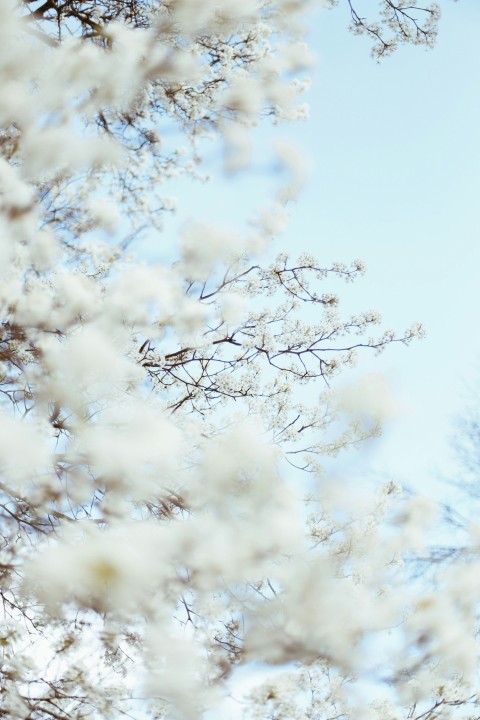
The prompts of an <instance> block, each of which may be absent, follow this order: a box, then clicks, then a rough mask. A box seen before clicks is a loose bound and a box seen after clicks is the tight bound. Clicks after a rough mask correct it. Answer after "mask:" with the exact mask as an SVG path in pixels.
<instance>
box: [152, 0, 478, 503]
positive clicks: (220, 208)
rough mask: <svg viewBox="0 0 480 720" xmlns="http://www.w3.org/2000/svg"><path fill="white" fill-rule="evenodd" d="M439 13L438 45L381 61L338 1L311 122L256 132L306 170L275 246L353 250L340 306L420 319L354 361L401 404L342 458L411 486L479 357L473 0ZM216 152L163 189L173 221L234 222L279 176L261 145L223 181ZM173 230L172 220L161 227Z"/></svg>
mask: <svg viewBox="0 0 480 720" xmlns="http://www.w3.org/2000/svg"><path fill="white" fill-rule="evenodd" d="M343 4H345V5H346V3H341V5H343ZM369 5H370V4H369ZM442 7H443V17H442V20H441V25H440V35H439V39H438V44H437V47H436V48H435V49H434V50H432V51H425V50H424V49H423V48H415V47H403V48H400V49H399V50H398V52H397V53H396V54H395V55H394V56H393V57H391V58H389V59H387V60H385V61H383V62H382V63H381V64H380V65H379V64H377V63H375V62H374V61H373V60H372V59H371V57H370V55H369V43H368V41H367V40H365V39H363V38H358V37H354V36H353V35H351V34H349V33H348V32H347V30H346V27H347V25H348V13H347V8H346V7H339V8H337V9H336V10H333V11H325V10H323V11H320V12H318V13H317V15H316V16H315V18H314V21H313V22H312V37H311V42H312V45H313V48H314V50H315V53H316V55H317V59H318V63H317V69H316V71H315V73H314V74H313V84H312V89H311V91H310V92H309V94H308V96H307V97H306V100H307V101H308V102H309V104H310V106H311V117H310V120H309V121H307V122H306V123H302V124H300V125H298V124H295V125H291V126H283V127H281V128H278V129H275V130H272V129H270V128H269V127H264V128H263V129H262V130H261V131H260V132H259V139H258V148H260V147H262V146H263V145H264V143H265V140H266V138H267V137H268V138H269V139H270V138H271V137H273V136H275V135H279V136H283V137H285V136H286V137H288V138H289V139H290V140H291V141H293V142H295V143H296V144H297V145H298V146H299V147H300V148H302V149H303V150H304V151H305V152H306V153H307V155H308V157H309V158H310V161H311V164H312V172H311V177H310V180H309V183H308V184H307V186H306V188H305V190H304V191H303V193H302V194H301V196H300V198H299V201H298V202H297V203H296V204H294V205H291V207H290V212H291V216H292V222H291V225H290V228H289V230H288V232H287V233H286V234H285V235H284V236H283V237H282V238H281V239H280V240H279V241H278V242H277V246H278V249H279V250H280V249H284V248H285V249H287V250H288V251H289V252H291V253H292V254H296V253H297V252H302V251H305V250H308V251H311V252H313V253H314V254H316V255H317V256H318V257H319V258H320V259H321V260H322V261H323V262H325V263H329V262H331V261H332V260H341V261H346V262H348V261H349V260H352V259H354V258H357V257H359V258H361V259H362V260H364V261H365V262H366V264H367V267H368V272H367V275H366V276H365V277H364V278H363V279H361V280H359V281H358V282H357V283H356V284H354V285H353V286H349V287H346V286H343V285H341V286H339V288H338V289H339V292H340V294H341V297H342V298H344V299H345V303H346V306H347V307H348V309H349V310H351V311H353V312H356V311H361V310H366V309H370V308H375V309H378V310H379V311H380V312H381V313H382V315H383V316H384V320H385V324H386V326H387V327H393V328H396V329H398V330H401V329H402V328H405V327H407V326H408V325H410V324H411V323H412V322H414V321H421V322H422V323H424V325H425V326H426V329H427V333H428V335H427V338H426V339H425V340H423V341H422V342H417V343H414V344H413V345H412V346H411V347H410V348H408V349H407V348H404V347H403V346H398V347H392V348H390V349H388V350H387V352H386V353H385V354H384V355H382V356H381V357H380V358H378V357H377V358H375V357H374V356H373V355H372V356H371V358H370V359H369V360H368V361H363V362H362V363H361V366H360V372H365V371H376V372H382V373H385V375H386V377H387V379H388V381H389V383H390V384H391V386H392V389H393V391H394V393H395V395H396V397H397V400H398V402H399V405H400V412H399V414H398V416H397V418H396V419H395V420H394V421H392V422H390V423H389V425H388V427H386V428H385V434H384V438H383V439H382V440H381V441H379V442H378V443H377V444H376V445H375V447H372V448H370V449H369V451H368V452H367V453H363V454H362V455H360V456H358V455H357V456H355V458H354V457H353V456H352V457H351V458H350V460H349V462H350V463H354V464H355V465H356V466H360V468H361V469H362V468H363V469H365V470H367V469H370V468H373V469H374V470H375V471H377V472H389V473H390V474H391V475H392V476H394V477H395V476H396V477H397V478H399V479H401V480H402V481H404V482H410V483H411V484H412V485H413V486H414V487H415V488H416V489H417V490H420V491H421V490H422V488H425V490H426V489H427V487H428V486H429V483H430V479H429V477H430V478H432V477H434V476H435V474H437V471H436V469H435V466H437V467H438V469H439V471H445V470H446V469H447V465H448V449H447V443H448V440H449V434H450V433H451V428H450V423H451V422H452V420H453V419H454V416H455V414H456V413H458V412H459V411H461V409H462V407H463V406H464V405H465V403H466V401H467V395H466V391H465V384H466V383H468V382H469V381H471V380H472V379H473V378H474V377H476V375H477V366H478V364H480V333H479V322H478V312H479V305H480V304H479V302H478V297H479V289H480V283H479V268H480V242H479V239H480V205H479V196H480V92H479V87H478V84H479V75H480V43H479V41H478V31H479V28H480V2H478V0H460V1H459V2H458V3H454V2H449V1H448V0H446V1H445V2H444V3H443V4H442ZM211 152H212V156H211V157H210V158H208V160H209V161H208V168H209V170H211V171H212V173H214V174H215V175H216V179H214V180H213V182H211V183H208V184H207V185H205V186H202V185H200V184H194V185H193V186H190V185H188V186H187V185H185V184H183V183H180V184H179V185H178V187H172V188H165V191H166V194H170V192H171V194H178V195H179V199H180V207H181V211H182V212H181V213H180V215H179V218H180V219H182V218H184V217H185V213H186V214H187V215H189V214H190V215H191V216H196V215H198V214H200V215H203V216H204V217H210V218H217V219H218V220H219V221H220V222H228V223H229V224H231V225H235V223H236V222H240V221H242V220H244V219H245V217H248V216H249V215H251V213H252V209H253V208H254V207H255V206H258V204H259V203H261V200H262V199H263V198H265V199H266V198H268V196H269V194H271V191H272V189H273V188H275V187H276V186H277V185H278V178H277V177H276V176H275V174H274V173H273V172H272V165H271V164H270V162H269V161H268V159H265V160H264V159H263V156H261V155H260V156H259V157H260V161H259V164H258V166H257V169H256V172H255V173H254V174H253V176H252V174H250V173H247V174H245V175H243V176H240V177H238V178H237V179H235V180H234V181H231V180H229V181H228V182H226V181H225V179H224V178H222V176H221V172H220V166H219V163H218V158H217V157H216V156H215V154H213V153H214V151H213V150H212V151H211ZM207 155H208V153H207ZM175 225H176V221H174V222H167V226H166V235H167V236H168V235H169V233H170V232H171V231H173V230H174V228H175ZM167 245H168V243H167ZM159 249H160V248H159ZM160 254H162V251H161V250H160ZM345 379H346V380H347V378H345ZM479 392H480V386H479Z"/></svg>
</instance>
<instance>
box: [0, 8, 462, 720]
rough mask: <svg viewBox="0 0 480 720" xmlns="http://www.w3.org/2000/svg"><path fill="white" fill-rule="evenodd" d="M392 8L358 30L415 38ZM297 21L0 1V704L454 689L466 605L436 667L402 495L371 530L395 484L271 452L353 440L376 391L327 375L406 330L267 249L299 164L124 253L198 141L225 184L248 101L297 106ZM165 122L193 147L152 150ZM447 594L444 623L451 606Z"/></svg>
mask: <svg viewBox="0 0 480 720" xmlns="http://www.w3.org/2000/svg"><path fill="white" fill-rule="evenodd" d="M414 4H415V3H411V4H410V6H407V5H406V4H405V3H398V4H394V3H391V2H386V3H384V5H385V7H384V25H385V27H386V29H387V30H389V29H390V30H393V32H394V34H395V33H397V34H398V33H404V39H405V40H406V39H412V40H414V41H415V42H416V41H419V40H422V38H423V41H425V42H426V38H429V40H428V43H427V44H429V43H430V42H431V38H432V37H433V36H432V35H431V33H432V32H433V30H432V29H431V28H432V25H431V24H430V23H431V21H433V20H434V19H436V17H437V11H436V8H435V7H434V6H432V7H431V8H429V9H427V10H422V11H420V12H424V13H426V14H427V18H429V20H428V22H427V29H423V30H420V29H419V28H420V27H421V26H420V25H419V24H417V21H416V20H415V19H412V18H413V17H414V16H413V14H412V13H413V8H412V5H414ZM349 6H350V10H351V12H352V17H353V19H354V22H355V18H357V21H358V23H362V24H361V27H367V25H366V24H363V23H364V22H365V21H364V20H361V18H360V16H359V15H357V13H356V11H354V9H353V7H352V5H351V4H350V3H349ZM305 10H306V8H305V4H304V3H295V2H293V3H292V2H287V1H286V0H277V1H274V0H262V1H261V2H257V1H256V0H251V2H245V3H243V4H242V5H241V6H240V5H239V4H238V3H235V2H222V3H218V2H204V3H202V4H201V5H200V4H198V3H195V2H193V0H176V1H175V2H164V3H159V4H153V3H152V4H150V3H146V2H130V3H121V2H92V3H79V2H76V1H70V0H67V2H65V3H64V4H60V3H56V2H51V1H50V0H47V2H45V3H40V4H38V3H20V4H17V5H15V6H13V5H11V4H10V3H9V2H8V0H2V4H1V6H0V19H1V22H0V33H1V45H0V47H1V48H2V49H1V51H0V76H1V77H2V87H3V94H2V98H3V102H2V103H1V105H0V114H1V120H0V127H1V152H2V157H1V161H0V183H1V207H0V212H1V222H2V234H1V238H2V241H1V243H2V244H1V246H0V247H1V253H2V255H1V259H2V262H1V264H0V266H1V268H2V283H1V286H0V294H1V303H2V305H1V307H2V338H1V341H0V343H1V361H2V366H1V379H0V383H1V385H0V390H1V397H2V403H1V408H0V423H1V433H0V450H1V452H0V456H1V476H0V490H1V503H0V527H1V531H2V537H3V547H2V553H1V556H0V571H1V576H2V590H1V596H2V602H3V609H4V618H3V622H2V625H1V631H0V644H1V646H2V651H3V664H2V668H1V671H0V673H1V674H0V679H1V693H2V705H1V708H0V716H1V715H3V716H4V717H8V718H28V719H29V720H37V719H40V718H42V720H43V719H44V718H56V719H57V720H58V719H59V718H110V717H112V718H117V717H119V716H122V715H127V716H130V717H144V716H149V717H161V716H167V717H168V716H169V717H182V718H195V717H199V716H200V715H201V714H202V712H203V711H204V710H205V709H206V708H209V707H214V706H215V705H216V703H218V701H219V698H221V697H222V695H224V694H225V693H228V687H229V686H228V682H229V678H230V677H231V676H232V674H233V673H234V672H235V669H236V668H237V667H240V666H244V665H246V664H248V663H249V662H251V661H254V660H264V661H266V662H268V663H271V664H273V665H275V664H284V663H289V664H290V665H289V667H291V669H292V674H291V677H290V680H289V682H290V685H289V688H290V689H289V691H288V695H287V697H286V698H284V697H283V696H282V693H281V692H279V691H278V688H277V689H275V688H273V686H269V687H266V688H265V687H264V688H261V689H259V690H258V691H257V695H255V694H253V695H252V697H251V698H250V700H251V702H250V705H249V711H248V712H249V713H250V716H251V717H255V716H257V717H276V718H279V717H282V716H283V717H295V716H298V715H300V716H301V713H302V712H303V713H304V715H303V716H304V717H315V716H319V715H321V714H322V713H327V716H328V717H330V716H331V713H330V710H331V711H332V712H335V713H336V716H337V717H339V716H341V715H345V716H348V715H349V714H356V716H359V715H360V713H361V712H363V714H364V715H365V712H367V713H368V714H369V717H378V718H380V717H382V718H384V717H385V716H386V715H385V713H386V712H387V710H385V708H384V707H374V706H372V707H369V708H368V711H365V709H363V710H362V709H361V708H359V707H356V706H355V702H354V700H352V697H354V696H353V695H351V694H349V691H348V688H349V687H350V686H351V685H352V684H354V676H355V674H356V673H362V672H371V673H375V676H379V677H381V678H382V679H384V680H387V681H388V682H389V683H390V684H391V685H392V686H393V687H395V688H397V689H398V693H399V697H400V699H401V700H402V701H403V703H404V704H405V705H408V704H409V703H410V707H411V708H413V710H411V715H410V717H416V718H420V717H435V716H438V713H439V712H440V711H439V708H440V709H441V710H442V711H443V709H447V708H448V707H453V706H455V704H459V701H460V699H461V700H462V703H463V700H464V699H466V698H467V697H469V695H467V694H466V693H467V690H466V688H467V687H469V686H468V682H467V680H465V682H464V683H463V684H462V682H461V681H460V680H458V678H456V679H455V678H454V679H455V687H454V689H453V690H450V686H448V682H450V681H452V673H453V674H454V675H455V673H456V674H457V675H458V674H459V673H464V675H465V678H466V677H467V671H469V670H471V669H472V667H474V666H475V660H474V657H475V652H476V646H475V645H474V644H473V645H472V642H473V641H472V642H470V641H471V631H470V626H469V625H468V622H469V620H470V615H469V611H470V610H471V608H470V607H469V608H467V609H466V610H465V614H464V615H462V614H461V613H460V615H459V618H458V622H457V625H456V626H455V627H456V628H457V630H458V633H457V634H458V638H460V639H461V641H462V642H466V643H467V652H463V649H462V653H461V654H460V656H459V653H458V646H457V645H455V646H454V647H451V646H450V645H449V643H448V640H449V638H451V636H444V635H440V636H439V637H437V636H436V635H435V632H436V631H437V625H436V623H437V620H436V618H437V609H438V607H437V605H436V604H435V599H434V598H431V597H430V596H429V595H426V596H425V597H424V598H423V599H422V601H421V602H420V603H418V604H417V606H416V605H415V604H414V601H413V600H412V597H414V592H415V589H414V588H413V589H412V588H411V587H409V586H404V585H405V583H404V577H403V575H402V574H401V571H400V570H399V568H400V566H401V559H402V554H403V553H404V551H406V550H410V549H412V548H415V546H416V544H418V543H420V542H421V540H420V539H419V537H420V535H421V530H422V528H423V525H424V520H425V513H426V511H427V510H428V508H427V507H426V506H425V505H424V504H423V505H422V503H421V501H419V500H418V499H415V500H413V501H411V502H409V503H407V505H406V506H405V507H404V508H403V510H402V513H403V514H400V513H399V512H397V516H396V523H397V524H396V525H394V524H393V525H392V524H391V523H389V522H387V521H386V520H385V518H386V517H387V518H388V517H389V514H391V513H392V512H393V510H392V509H391V508H392V505H393V506H395V505H396V501H395V498H396V496H397V489H396V488H395V486H394V485H392V484H386V485H385V486H384V487H382V488H381V489H380V490H379V491H378V492H377V493H376V494H374V495H373V496H370V497H367V498H363V499H362V502H361V503H358V502H357V500H354V499H349V497H348V496H345V495H343V496H341V497H340V496H339V495H338V494H335V493H334V492H333V491H332V492H325V490H323V491H322V492H320V490H319V488H318V483H317V482H316V481H315V479H311V478H310V476H309V475H307V476H305V478H306V479H305V480H299V481H298V489H296V488H295V487H294V486H293V483H292V482H290V481H289V476H288V472H287V469H286V467H288V462H289V463H290V464H293V465H295V466H296V467H297V468H300V469H303V470H310V471H312V475H313V477H314V475H315V472H316V471H317V470H318V462H319V460H318V459H319V457H321V456H322V454H325V453H331V454H336V453H337V452H339V451H340V450H341V449H342V448H343V447H346V446H348V445H350V444H355V443H358V442H360V441H361V440H362V439H364V438H365V437H368V436H370V435H371V434H372V433H375V432H377V431H378V417H377V414H378V413H377V410H378V411H381V407H373V409H372V408H371V409H370V411H368V412H367V411H365V410H364V409H363V406H362V407H361V408H360V411H358V409H357V410H356V409H355V408H354V407H353V405H355V403H352V402H351V398H348V397H345V396H344V397H342V396H341V395H339V394H337V393H335V392H334V391H333V389H332V388H331V387H330V383H331V380H332V378H333V377H334V375H335V374H336V373H337V372H338V371H339V370H341V369H342V368H343V367H345V366H347V365H348V364H350V363H351V362H352V361H353V360H354V353H355V350H357V349H361V348H372V349H375V350H381V349H383V348H384V347H385V346H386V345H388V344H390V343H392V342H402V343H408V342H410V340H411V339H413V338H414V337H416V336H418V335H421V332H422V331H421V328H420V327H419V326H414V327H413V328H412V329H410V330H407V331H406V332H405V333H403V334H400V335H399V336H396V335H395V334H394V333H392V332H390V331H387V332H386V333H384V334H382V335H380V337H379V338H377V339H373V340H372V339H368V338H366V337H365V335H366V333H368V332H369V330H370V327H371V326H374V325H377V324H378V323H379V321H380V318H379V316H378V314H377V313H372V312H367V313H361V314H359V315H358V316H355V317H351V318H346V319H344V318H342V316H341V314H340V312H339V308H338V306H339V300H338V297H337V295H336V294H334V293H333V292H332V291H331V289H330V283H329V284H328V287H327V288H326V289H325V291H322V289H321V283H323V282H324V281H330V280H332V282H333V281H334V280H337V279H340V280H341V279H342V278H343V279H346V280H352V279H355V278H356V277H357V276H358V275H359V274H361V273H362V272H363V270H364V268H363V265H362V263H361V262H360V261H355V262H354V263H353V264H352V265H350V266H346V265H343V264H340V263H335V264H330V265H324V264H322V263H319V262H318V261H317V260H315V259H314V258H312V257H309V256H305V255H303V256H301V257H300V258H299V259H298V260H291V259H290V258H289V256H288V255H287V254H284V253H282V254H280V255H278V256H277V257H276V258H274V259H273V260H272V259H270V260H268V259H267V260H265V257H267V258H268V257H269V256H268V254H266V252H265V249H266V247H267V245H268V242H269V238H270V237H271V235H272V234H275V232H276V231H277V230H278V228H279V226H281V225H282V223H284V222H285V221H286V211H285V207H284V205H285V202H286V201H287V200H289V199H292V198H294V197H295V195H296V193H297V191H298V189H299V188H298V186H299V184H300V181H301V177H302V172H301V164H300V162H299V160H298V158H297V157H296V156H294V155H293V154H292V151H291V149H290V148H287V147H285V146H283V147H282V148H280V150H279V154H280V159H281V160H282V161H283V162H284V164H285V165H286V166H287V168H288V170H289V172H290V184H289V186H288V187H285V188H283V189H282V190H281V192H280V193H279V194H278V196H277V197H276V198H275V199H274V200H273V203H272V205H271V207H269V208H267V209H264V210H262V211H261V212H259V217H258V220H257V223H256V225H255V226H254V228H253V229H252V232H251V234H250V236H248V237H244V236H243V235H242V234H241V233H238V234H235V233H233V232H229V231H225V230H223V229H219V228H217V227H215V226H214V225H213V224H210V225H205V224H191V225H190V226H188V227H187V229H186V230H185V232H184V234H183V236H182V238H181V239H180V243H179V253H178V261H177V262H176V263H175V264H174V265H173V266H172V267H167V266H156V265H152V264H150V265H146V264H144V263H143V264H142V262H141V258H140V259H137V260H136V259H135V257H134V256H131V255H130V254H129V252H127V251H128V250H129V248H130V249H131V248H132V247H134V240H135V237H136V235H137V234H138V232H140V231H142V230H143V232H144V233H147V232H148V233H151V234H152V235H153V234H154V233H155V232H156V228H158V227H159V224H160V222H161V217H162V213H163V212H165V211H166V210H168V209H169V208H171V202H170V201H169V200H168V199H166V198H164V197H163V196H162V188H163V185H164V184H165V183H167V182H168V179H169V178H170V177H172V176H173V175H175V174H178V173H181V172H182V173H186V174H195V173H196V172H197V170H196V164H195V161H196V159H197V157H198V153H199V143H201V142H202V138H204V137H205V136H206V135H208V134H212V133H213V135H214V137H220V138H221V139H222V142H224V143H225V147H226V155H225V157H226V170H227V172H234V171H235V170H238V169H239V168H243V166H244V164H245V158H244V148H245V143H246V142H247V141H248V130H249V128H250V127H252V126H253V125H254V124H255V123H256V122H257V120H258V119H259V117H262V116H265V117H266V118H270V119H273V120H274V121H280V120H296V119H298V118H301V117H302V116H303V115H304V113H305V109H304V107H303V106H301V105H298V103H297V100H298V95H299V94H300V93H301V92H302V90H303V89H304V88H305V85H306V81H305V79H304V78H303V76H302V72H303V69H304V68H305V66H306V65H308V62H309V57H308V52H307V48H306V47H305V45H304V44H303V22H304V21H303V14H304V12H305ZM387 10H388V11H389V12H391V13H393V20H392V19H391V18H390V16H388V17H387V15H385V13H386V12H387ZM409 22H410V23H413V27H415V28H417V30H418V33H419V34H418V35H415V34H414V36H412V35H411V34H410V35H408V34H407V31H406V30H405V27H407V25H408V23H409ZM392 23H393V25H392ZM395 23H396V25H395ZM368 27H370V28H376V27H377V26H376V25H368ZM409 27H411V26H409ZM395 28H396V29H395ZM379 32H380V31H378V32H377V31H376V30H375V31H373V30H369V31H368V34H370V35H372V34H373V35H374V36H375V38H377V40H378V39H379V37H380V35H379ZM409 32H410V31H409ZM385 42H386V43H390V41H385ZM388 47H389V49H393V46H392V44H391V43H390V44H389V45H388ZM385 51H386V48H385ZM375 52H377V51H375ZM377 54H382V53H378V52H377ZM297 75H298V76H297ZM292 78H293V79H292ZM165 123H168V124H172V123H173V124H175V125H176V126H178V127H179V128H181V130H182V132H183V134H184V136H185V137H186V138H187V140H188V142H189V143H190V145H189V147H190V152H189V151H188V150H187V153H186V154H185V153H184V152H183V149H182V148H181V147H176V146H173V147H167V143H166V142H164V139H163V138H162V133H161V130H160V131H159V127H160V128H161V127H162V124H165ZM182 142H185V141H184V140H183V141H182ZM109 232H110V233H111V235H108V233H109ZM132 243H133V244H132ZM308 308H313V309H314V317H315V320H314V321H313V320H312V317H313V314H312V313H310V314H309V312H308ZM303 386H305V387H306V388H307V390H308V393H303V391H302V388H303ZM318 386H319V387H318ZM317 387H318V390H315V391H314V390H313V388H317ZM367 392H368V388H367ZM349 402H350V407H349V411H350V412H349V415H348V413H347V414H345V407H346V406H348V405H349ZM361 405H362V403H361ZM374 405H375V404H374ZM345 417H346V418H347V419H345ZM348 417H350V420H348ZM286 461H287V465H286V464H285V463H286ZM307 489H308V490H309V491H310V496H309V498H308V501H307V507H308V508H309V509H308V510H307V511H305V508H304V504H303V496H304V494H305V492H306V490H307ZM304 519H306V530H305V527H304V525H305V523H304ZM446 598H447V600H445V608H440V610H442V612H443V610H444V611H445V613H446V614H441V613H440V615H441V618H442V621H443V619H444V618H445V617H447V618H455V619H456V620H457V615H458V613H457V609H458V608H457V605H458V602H457V598H456V596H453V595H450V594H447V595H446ZM422 603H423V604H422ZM449 603H450V604H449ZM455 603H457V604H455ZM406 608H407V609H410V611H409V612H410V614H409V616H408V618H407V619H405V612H406ZM467 611H468V612H467ZM439 612H440V611H439ZM456 613H457V614H456ZM399 622H402V630H399V631H398V633H399V636H400V635H401V640H402V643H401V647H402V650H401V651H398V652H396V653H395V657H394V658H389V661H388V664H387V668H388V670H387V671H386V672H384V671H383V670H382V671H379V669H378V667H376V666H375V667H370V666H369V663H368V662H365V659H364V657H363V652H362V643H365V642H366V641H368V639H369V638H370V640H369V641H370V642H373V640H372V639H371V638H374V637H376V636H377V635H378V634H379V633H382V632H385V633H388V631H389V630H390V629H391V628H392V627H394V626H395V625H396V624H397V623H399ZM455 637H456V636H455ZM465 638H466V640H465ZM468 643H470V644H468ZM462 648H463V646H462ZM434 660H435V661H437V668H436V670H435V673H433V674H432V675H431V676H428V677H429V682H428V683H427V682H426V681H424V680H423V676H422V673H427V670H426V668H427V667H428V663H429V662H433V661H434ZM295 663H299V665H298V668H297V666H296V665H295ZM294 667H295V668H297V669H295V670H294ZM412 677H413V678H414V679H415V681H416V682H417V685H415V688H413V689H412V687H413V686H412V683H411V680H412ZM418 678H420V680H419V679H418ZM432 678H433V679H432ZM430 680H431V682H430ZM434 681H435V683H437V685H436V686H434V684H432V683H433V682H434ZM442 683H443V685H442ZM440 685H442V687H443V689H442V690H441V691H440V690H438V687H439V686H440ZM417 686H418V687H417ZM305 691H309V692H310V693H311V698H312V702H311V705H309V706H308V707H304V706H305ZM454 692H455V693H457V695H455V696H454V695H453V694H452V693H454ZM449 693H450V694H449ZM458 693H460V695H459V694H458ZM461 693H463V695H461ZM431 698H433V700H431ZM457 701H458V702H457ZM422 702H424V703H425V708H426V709H424V706H423V705H422V709H421V710H417V709H415V708H419V707H420V703H422ZM429 702H430V705H428V703H429ZM388 712H391V713H393V712H397V711H396V710H388ZM398 712H400V711H398ZM328 713H330V714H328ZM435 713H436V715H435ZM282 714H283V715H282ZM247 716H248V715H247ZM392 717H393V715H392Z"/></svg>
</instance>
